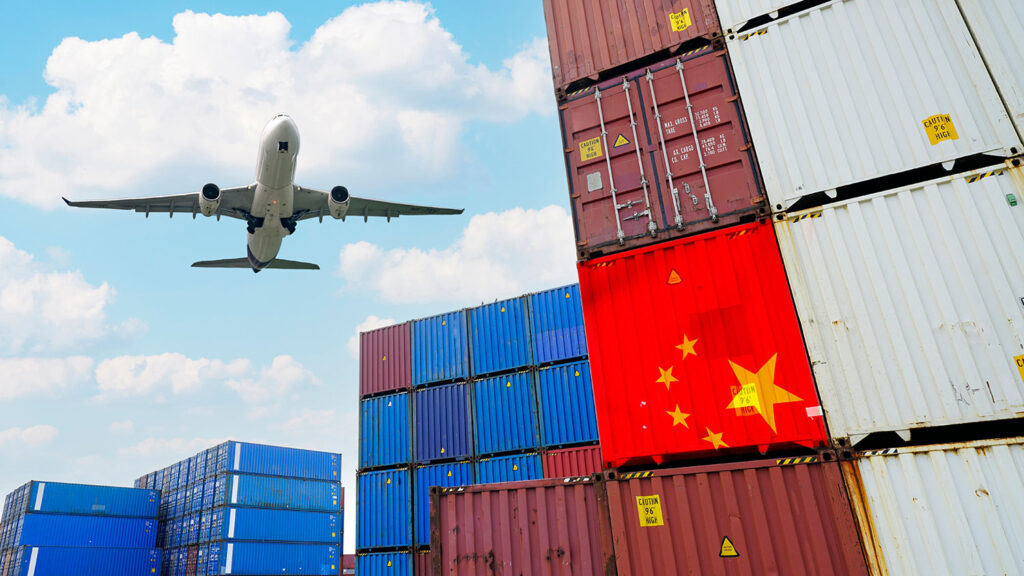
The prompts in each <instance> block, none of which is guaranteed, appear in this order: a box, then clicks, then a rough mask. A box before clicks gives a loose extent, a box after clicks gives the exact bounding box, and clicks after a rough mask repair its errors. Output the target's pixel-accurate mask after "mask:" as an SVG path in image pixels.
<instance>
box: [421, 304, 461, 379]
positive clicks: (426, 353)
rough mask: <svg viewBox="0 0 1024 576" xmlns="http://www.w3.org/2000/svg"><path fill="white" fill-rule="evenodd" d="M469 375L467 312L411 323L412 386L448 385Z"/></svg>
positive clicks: (450, 313) (451, 313)
mask: <svg viewBox="0 0 1024 576" xmlns="http://www.w3.org/2000/svg"><path fill="white" fill-rule="evenodd" d="M467 376H469V338H468V337H467V335H466V312H465V311H464V310H459V311H458V312H449V313H447V314H441V315H438V316H433V317H431V318H423V319H421V320H416V321H414V322H413V323H412V383H413V385H414V386H419V385H421V384H431V383H434V382H448V381H451V380H459V379H462V378H466V377H467Z"/></svg>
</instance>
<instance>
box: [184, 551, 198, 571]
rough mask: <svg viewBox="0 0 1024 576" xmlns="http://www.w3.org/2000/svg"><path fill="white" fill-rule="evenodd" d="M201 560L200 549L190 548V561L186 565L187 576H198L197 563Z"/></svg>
mask: <svg viewBox="0 0 1024 576" xmlns="http://www.w3.org/2000/svg"><path fill="white" fill-rule="evenodd" d="M198 559H199V547H198V546H189V547H188V561H187V563H186V564H185V576H196V563H197V561H198Z"/></svg>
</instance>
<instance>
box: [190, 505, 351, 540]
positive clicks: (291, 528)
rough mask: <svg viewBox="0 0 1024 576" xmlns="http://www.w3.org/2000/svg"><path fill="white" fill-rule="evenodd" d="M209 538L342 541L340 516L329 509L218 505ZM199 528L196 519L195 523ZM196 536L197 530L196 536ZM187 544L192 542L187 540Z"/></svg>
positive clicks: (212, 519)
mask: <svg viewBox="0 0 1024 576" xmlns="http://www.w3.org/2000/svg"><path fill="white" fill-rule="evenodd" d="M210 520H211V528H210V539H211V540H261V541H267V542H310V543H313V542H320V543H323V544H338V545H340V544H341V530H342V526H341V516H340V515H339V514H334V513H330V512H307V511H305V510H275V509H272V508H218V509H217V510H214V511H213V515H212V517H211V518H210ZM195 526H196V530H198V527H199V523H198V521H197V522H196V524H195ZM196 537H197V538H198V532H197V536H196ZM185 543H186V544H194V543H195V542H193V541H186V542H185Z"/></svg>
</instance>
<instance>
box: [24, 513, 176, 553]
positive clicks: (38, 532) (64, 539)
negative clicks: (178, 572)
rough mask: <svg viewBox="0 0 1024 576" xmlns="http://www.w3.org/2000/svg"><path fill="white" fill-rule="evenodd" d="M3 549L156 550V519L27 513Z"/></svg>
mask: <svg viewBox="0 0 1024 576" xmlns="http://www.w3.org/2000/svg"><path fill="white" fill-rule="evenodd" d="M11 524H12V525H13V528H12V529H11V534H10V535H9V536H8V538H7V541H6V543H5V546H4V547H16V546H82V547H90V548H153V547H155V546H156V520H153V519H149V518H120V517H116V516H76V515H70V514H35V513H28V514H24V515H23V516H20V517H19V518H17V519H14V520H13V521H12V522H11Z"/></svg>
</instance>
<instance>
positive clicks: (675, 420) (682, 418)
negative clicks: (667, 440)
mask: <svg viewBox="0 0 1024 576" xmlns="http://www.w3.org/2000/svg"><path fill="white" fill-rule="evenodd" d="M665 414H668V415H669V416H671V417H672V426H673V427H674V426H676V425H677V424H682V425H683V426H684V427H686V428H689V427H690V425H689V424H687V423H686V419H687V418H689V417H690V415H689V414H687V413H685V412H683V411H682V410H680V409H679V404H676V409H675V411H673V412H669V411H668V410H665Z"/></svg>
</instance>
